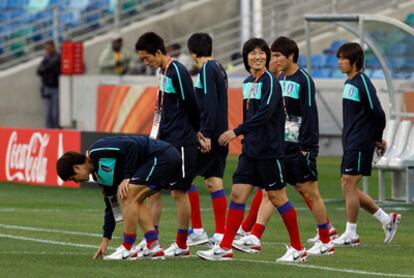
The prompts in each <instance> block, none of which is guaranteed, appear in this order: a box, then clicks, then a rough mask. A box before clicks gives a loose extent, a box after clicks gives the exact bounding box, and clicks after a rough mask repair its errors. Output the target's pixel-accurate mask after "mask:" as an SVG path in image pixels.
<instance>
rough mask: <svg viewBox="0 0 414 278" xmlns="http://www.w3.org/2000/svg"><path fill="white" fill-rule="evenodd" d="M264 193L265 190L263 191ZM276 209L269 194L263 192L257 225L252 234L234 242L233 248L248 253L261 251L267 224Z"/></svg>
mask: <svg viewBox="0 0 414 278" xmlns="http://www.w3.org/2000/svg"><path fill="white" fill-rule="evenodd" d="M262 191H264V190H262ZM274 210H275V207H274V206H273V204H272V202H271V201H270V200H269V197H268V195H267V192H266V191H264V192H263V198H262V202H261V204H260V207H259V211H258V214H257V220H256V223H255V224H254V225H253V227H252V229H251V233H250V234H248V235H245V236H243V237H240V238H239V239H238V240H235V241H233V247H234V248H236V249H238V250H240V251H243V252H247V253H257V252H260V250H261V242H260V240H261V238H262V235H263V233H264V231H265V228H266V224H267V223H268V222H269V220H270V218H271V217H272V215H273V213H274Z"/></svg>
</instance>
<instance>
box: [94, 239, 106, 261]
mask: <svg viewBox="0 0 414 278" xmlns="http://www.w3.org/2000/svg"><path fill="white" fill-rule="evenodd" d="M108 245H109V239H108V238H106V237H103V238H102V241H101V245H99V248H98V251H96V253H95V256H93V258H92V259H94V260H96V259H103V257H104V256H105V252H106V250H107V249H108Z"/></svg>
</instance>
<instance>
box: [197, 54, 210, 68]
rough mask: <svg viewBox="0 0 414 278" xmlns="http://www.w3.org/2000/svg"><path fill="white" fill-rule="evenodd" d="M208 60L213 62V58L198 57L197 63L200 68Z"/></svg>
mask: <svg viewBox="0 0 414 278" xmlns="http://www.w3.org/2000/svg"><path fill="white" fill-rule="evenodd" d="M210 60H213V57H211V56H208V57H206V56H204V57H199V58H197V63H198V64H199V65H200V67H202V66H203V65H204V64H205V63H207V62H208V61H210Z"/></svg>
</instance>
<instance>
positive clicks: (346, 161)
mask: <svg viewBox="0 0 414 278" xmlns="http://www.w3.org/2000/svg"><path fill="white" fill-rule="evenodd" d="M373 157H374V149H372V150H352V151H345V152H344V154H343V156H342V162H341V174H342V175H350V176H360V175H361V176H371V169H372V159H373Z"/></svg>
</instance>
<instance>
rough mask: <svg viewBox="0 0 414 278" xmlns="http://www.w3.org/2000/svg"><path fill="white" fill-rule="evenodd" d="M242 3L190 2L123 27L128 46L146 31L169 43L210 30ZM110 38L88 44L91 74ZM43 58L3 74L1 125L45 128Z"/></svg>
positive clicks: (0, 84)
mask: <svg viewBox="0 0 414 278" xmlns="http://www.w3.org/2000/svg"><path fill="white" fill-rule="evenodd" d="M238 12H239V9H238V0H229V1H222V0H200V1H197V2H194V3H188V4H185V5H184V6H182V7H181V8H179V10H171V11H169V12H166V13H163V14H160V15H154V16H151V17H150V18H148V19H145V20H142V21H140V22H136V23H133V24H130V25H129V26H127V27H125V28H123V29H122V30H121V33H122V34H123V35H124V39H125V47H127V48H129V49H131V52H133V47H134V45H135V42H136V40H137V38H138V36H139V35H140V34H142V33H144V32H146V31H155V32H158V33H159V34H160V35H161V36H163V37H164V39H165V40H166V42H167V43H168V41H169V40H173V39H176V38H177V37H182V36H184V35H185V34H188V33H190V32H194V31H196V30H200V29H203V28H207V27H208V26H209V25H210V24H212V22H220V21H222V20H225V19H228V18H231V17H234V16H235V15H236V14H238ZM109 41H110V36H109V35H102V36H99V37H96V38H93V39H91V40H89V41H86V42H85V44H84V46H85V53H84V56H85V64H86V69H87V73H88V74H94V73H97V72H98V70H97V61H98V57H99V54H100V52H101V51H102V49H103V48H104V47H105V46H106V45H107V44H108V43H109ZM40 61H41V59H40V58H37V59H34V60H32V61H29V62H27V63H24V64H21V65H18V66H15V67H13V68H11V69H9V70H5V71H2V72H0V126H12V127H26V128H28V127H34V128H41V127H44V126H45V125H44V116H43V108H42V101H41V97H40V93H39V88H40V81H39V78H38V77H37V75H36V68H37V66H38V64H39V63H40Z"/></svg>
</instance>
